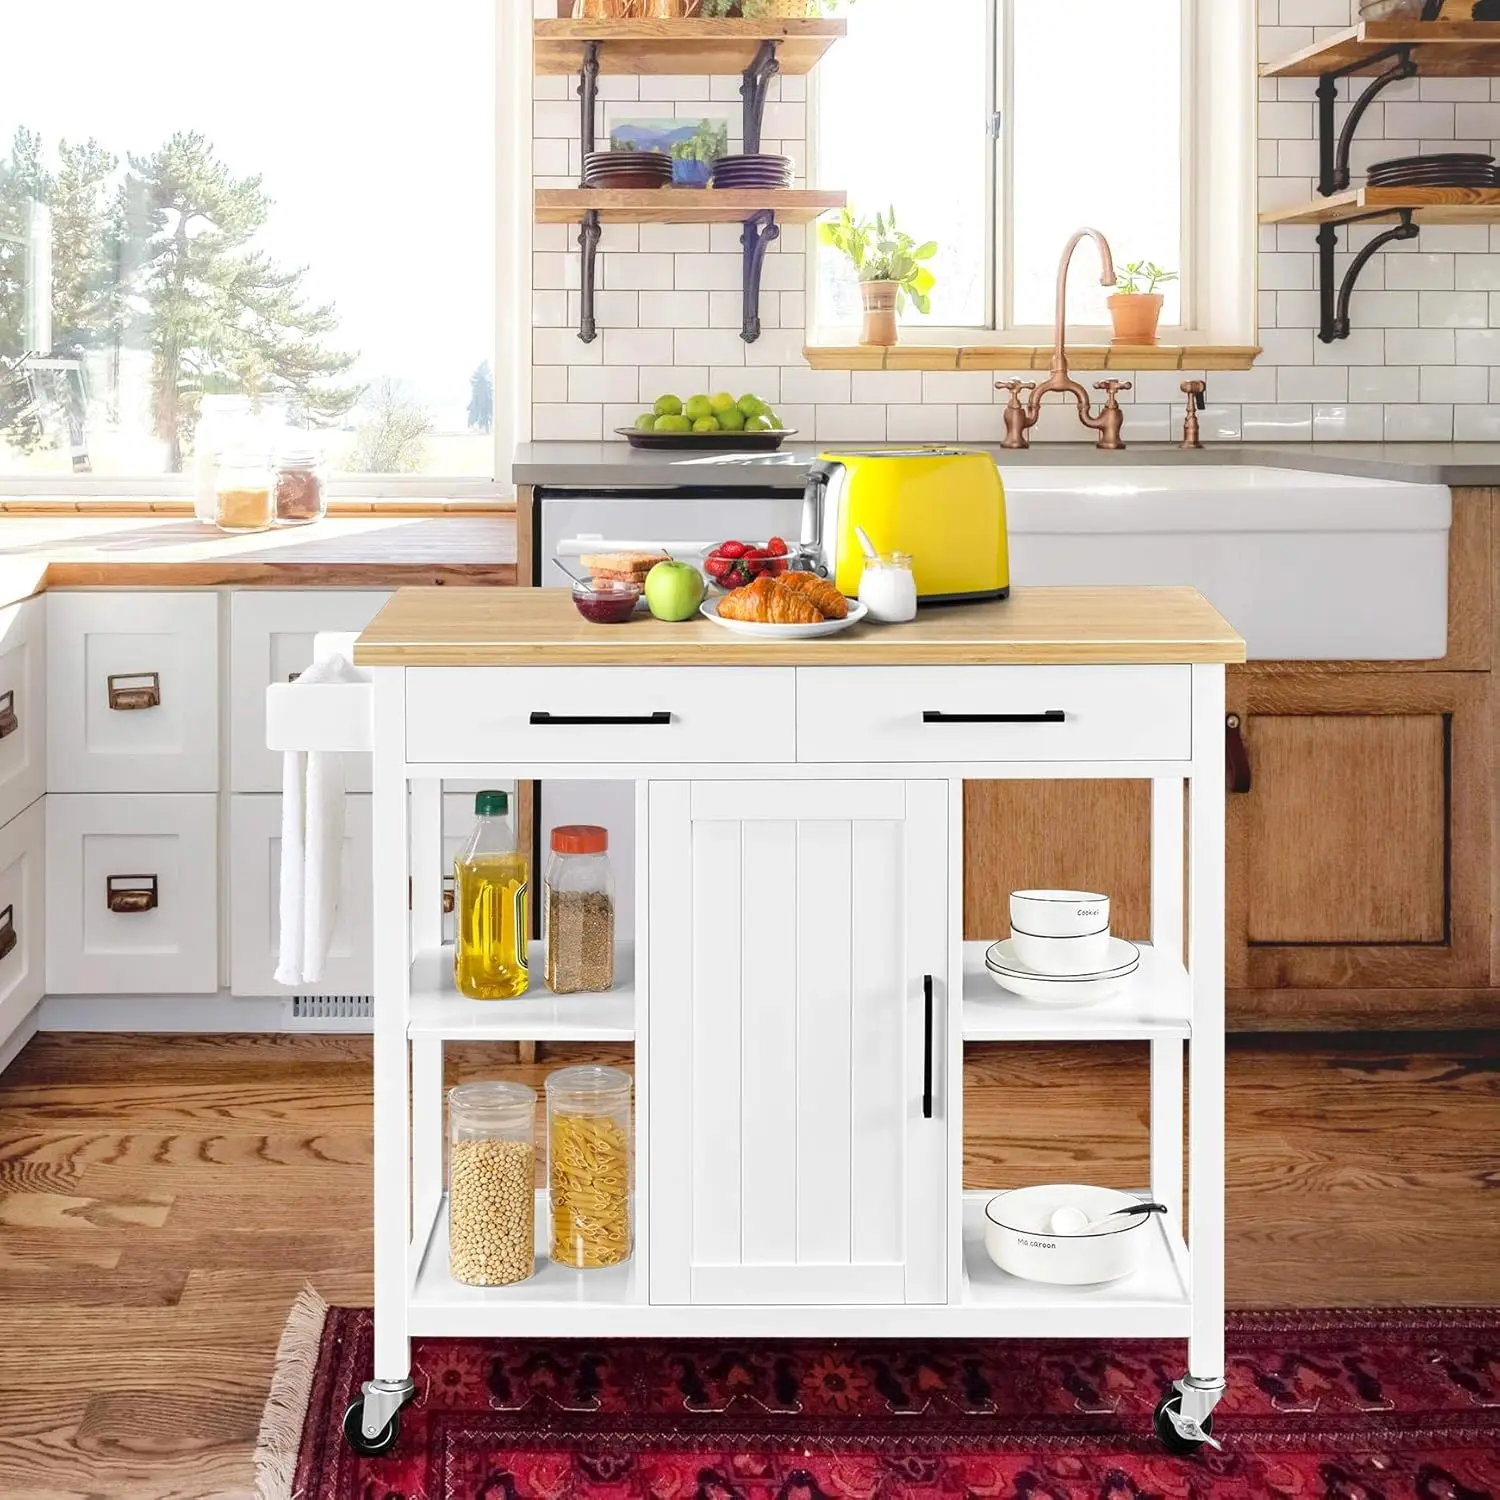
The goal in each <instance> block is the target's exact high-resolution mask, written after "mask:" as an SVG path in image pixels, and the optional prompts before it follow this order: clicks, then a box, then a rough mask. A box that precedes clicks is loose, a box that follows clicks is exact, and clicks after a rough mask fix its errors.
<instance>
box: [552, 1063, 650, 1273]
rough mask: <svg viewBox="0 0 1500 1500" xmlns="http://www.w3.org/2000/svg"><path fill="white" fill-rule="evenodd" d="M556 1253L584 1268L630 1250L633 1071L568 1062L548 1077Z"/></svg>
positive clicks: (615, 1260)
mask: <svg viewBox="0 0 1500 1500" xmlns="http://www.w3.org/2000/svg"><path fill="white" fill-rule="evenodd" d="M547 1180H548V1188H549V1197H550V1200H551V1208H552V1259H553V1260H555V1261H556V1262H557V1263H558V1264H559V1265H563V1266H572V1267H574V1268H575V1269H577V1270H592V1269H594V1268H595V1267H597V1266H617V1265H619V1264H620V1262H621V1261H623V1260H628V1259H629V1257H630V1074H629V1073H624V1072H622V1071H621V1070H620V1069H619V1068H601V1067H592V1066H590V1067H582V1068H563V1069H562V1070H561V1071H560V1072H557V1073H553V1074H550V1075H549V1076H548V1078H547Z"/></svg>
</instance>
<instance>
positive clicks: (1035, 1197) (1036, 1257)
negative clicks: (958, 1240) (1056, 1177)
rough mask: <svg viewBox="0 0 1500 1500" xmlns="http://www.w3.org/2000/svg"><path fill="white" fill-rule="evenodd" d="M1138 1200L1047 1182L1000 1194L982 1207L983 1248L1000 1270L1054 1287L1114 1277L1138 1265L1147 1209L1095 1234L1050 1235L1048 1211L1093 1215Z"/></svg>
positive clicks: (1117, 1193) (1142, 1255)
mask: <svg viewBox="0 0 1500 1500" xmlns="http://www.w3.org/2000/svg"><path fill="white" fill-rule="evenodd" d="M1139 1202H1141V1199H1139V1198H1138V1197H1136V1196H1135V1195H1134V1194H1133V1193H1122V1192H1120V1191H1119V1190H1118V1189H1116V1188H1102V1187H1088V1186H1086V1185H1084V1184H1082V1183H1048V1184H1046V1185H1044V1186H1042V1187H1029V1188H1016V1189H1015V1190H1014V1191H1012V1192H1009V1193H999V1194H997V1195H996V1196H995V1197H993V1198H991V1199H990V1201H989V1202H988V1203H986V1204H985V1206H984V1248H985V1250H986V1252H987V1253H988V1255H989V1257H990V1259H991V1260H992V1261H994V1263H995V1264H996V1265H997V1266H999V1267H1000V1269H1001V1270H1002V1271H1008V1272H1009V1273H1010V1274H1011V1275H1012V1276H1020V1277H1023V1278H1025V1280H1027V1281H1045V1282H1048V1283H1050V1284H1051V1285H1053V1286H1092V1285H1095V1284H1097V1283H1099V1282H1104V1281H1118V1280H1119V1279H1120V1277H1122V1276H1129V1275H1130V1274H1131V1272H1132V1271H1136V1270H1139V1269H1140V1264H1141V1262H1142V1260H1144V1259H1145V1256H1146V1246H1147V1244H1148V1242H1149V1239H1150V1234H1149V1231H1148V1230H1147V1228H1146V1226H1147V1224H1148V1223H1149V1222H1150V1220H1151V1218H1152V1217H1153V1216H1152V1215H1151V1214H1132V1215H1131V1216H1130V1217H1129V1218H1123V1219H1121V1220H1120V1227H1119V1228H1118V1229H1115V1228H1111V1229H1105V1230H1100V1231H1099V1232H1097V1233H1095V1234H1054V1233H1053V1231H1052V1215H1053V1213H1054V1212H1055V1211H1056V1210H1057V1209H1059V1208H1062V1207H1064V1206H1068V1205H1071V1206H1072V1207H1075V1208H1078V1209H1081V1210H1082V1211H1083V1212H1084V1213H1085V1214H1087V1215H1088V1217H1089V1218H1090V1219H1091V1220H1092V1219H1101V1218H1103V1217H1104V1215H1105V1214H1109V1213H1113V1212H1114V1211H1115V1210H1116V1209H1119V1208H1128V1207H1129V1206H1130V1205H1131V1204H1132V1203H1139Z"/></svg>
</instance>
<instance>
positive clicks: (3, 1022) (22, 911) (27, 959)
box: [0, 799, 47, 1042]
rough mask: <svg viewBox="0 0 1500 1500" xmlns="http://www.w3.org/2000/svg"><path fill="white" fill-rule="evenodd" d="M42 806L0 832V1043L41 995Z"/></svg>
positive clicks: (35, 804)
mask: <svg viewBox="0 0 1500 1500" xmlns="http://www.w3.org/2000/svg"><path fill="white" fill-rule="evenodd" d="M45 805H46V804H45V802H44V801H42V800H41V799H38V800H37V801H35V802H33V803H32V804H31V806H30V807H28V808H27V809H26V810H25V811H24V812H22V813H19V814H17V816H16V817H14V818H12V819H11V820H10V821H9V822H8V823H6V824H5V825H4V827H0V1042H3V1041H4V1040H5V1038H6V1037H8V1036H9V1035H10V1034H11V1032H12V1031H14V1030H15V1028H16V1026H17V1025H18V1024H19V1023H20V1022H21V1020H22V1019H23V1018H24V1017H25V1016H26V1014H27V1012H28V1011H30V1010H31V1008H32V1006H34V1005H35V1004H36V1003H37V1001H38V1000H40V999H41V998H42V991H43V978H44V974H43V962H42V950H43V937H44V934H45V931H46V927H45V921H46V918H45V901H46V891H45V885H44V881H43V862H44V858H45V854H46V846H47V828H46V821H45V816H44V808H45Z"/></svg>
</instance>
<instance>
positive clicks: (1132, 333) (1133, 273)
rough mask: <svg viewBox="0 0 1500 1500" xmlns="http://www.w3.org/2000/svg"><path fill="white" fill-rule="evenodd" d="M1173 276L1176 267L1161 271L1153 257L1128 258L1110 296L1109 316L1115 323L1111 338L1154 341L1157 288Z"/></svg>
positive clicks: (1159, 300) (1157, 317) (1115, 340)
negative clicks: (1147, 258) (1113, 334)
mask: <svg viewBox="0 0 1500 1500" xmlns="http://www.w3.org/2000/svg"><path fill="white" fill-rule="evenodd" d="M1176 280H1177V272H1176V271H1164V270H1163V269H1162V268H1161V267H1160V266H1159V265H1157V264H1156V262H1155V261H1154V260H1133V261H1131V262H1130V263H1129V264H1128V265H1127V266H1126V267H1125V269H1124V270H1123V271H1121V272H1120V274H1119V275H1118V276H1117V277H1116V278H1115V285H1116V286H1117V287H1118V288H1119V290H1118V291H1116V292H1115V293H1114V294H1113V295H1112V296H1111V297H1110V299H1109V316H1110V318H1111V320H1112V321H1113V323H1114V325H1115V336H1114V338H1113V339H1111V340H1110V342H1111V343H1114V344H1154V343H1155V342H1156V325H1157V324H1158V323H1159V322H1160V321H1161V305H1162V295H1161V293H1160V292H1158V291H1157V290H1156V289H1157V287H1159V286H1163V285H1165V284H1166V283H1167V282H1169V281H1176ZM1142 283H1144V288H1143V286H1142Z"/></svg>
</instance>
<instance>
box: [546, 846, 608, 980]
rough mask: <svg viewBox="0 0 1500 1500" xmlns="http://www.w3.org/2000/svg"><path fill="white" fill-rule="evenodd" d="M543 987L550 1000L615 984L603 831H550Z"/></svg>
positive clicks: (605, 848) (606, 855) (606, 850)
mask: <svg viewBox="0 0 1500 1500" xmlns="http://www.w3.org/2000/svg"><path fill="white" fill-rule="evenodd" d="M546 904H547V988H548V989H549V990H551V991H552V993H553V994H554V995H572V994H577V993H578V992H579V991H581V990H607V989H610V988H611V987H612V986H613V985H614V982H615V884H614V880H613V879H612V878H611V875H610V868H609V830H608V829H606V828H598V827H595V826H594V825H593V824H591V823H572V824H568V825H565V826H564V827H561V828H554V829H553V830H552V859H551V861H550V862H549V864H548V865H547V903H546Z"/></svg>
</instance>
